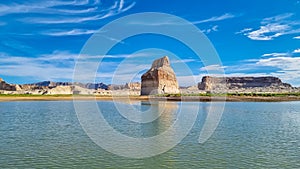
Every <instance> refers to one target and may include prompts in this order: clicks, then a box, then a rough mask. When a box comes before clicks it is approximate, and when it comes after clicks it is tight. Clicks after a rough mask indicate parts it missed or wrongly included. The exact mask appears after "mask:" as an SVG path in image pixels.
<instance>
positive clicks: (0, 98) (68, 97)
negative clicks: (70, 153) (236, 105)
mask: <svg viewBox="0 0 300 169" xmlns="http://www.w3.org/2000/svg"><path fill="white" fill-rule="evenodd" d="M72 100H82V101H84V100H97V101H98V100H99V101H101V100H102V101H112V100H120V101H126V100H132V101H149V100H164V101H191V102H211V101H212V102H220V101H226V102H282V101H300V96H94V95H82V96H81V95H75V96H73V95H0V102H12V101H72Z"/></svg>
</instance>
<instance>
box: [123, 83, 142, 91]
mask: <svg viewBox="0 0 300 169" xmlns="http://www.w3.org/2000/svg"><path fill="white" fill-rule="evenodd" d="M125 88H126V89H129V90H141V83H139V82H130V83H126V84H125Z"/></svg>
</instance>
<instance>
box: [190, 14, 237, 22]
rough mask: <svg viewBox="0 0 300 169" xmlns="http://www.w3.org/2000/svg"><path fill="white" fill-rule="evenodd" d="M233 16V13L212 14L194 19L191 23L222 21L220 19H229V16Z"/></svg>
mask: <svg viewBox="0 0 300 169" xmlns="http://www.w3.org/2000/svg"><path fill="white" fill-rule="evenodd" d="M235 17H236V16H235V15H233V14H230V13H225V14H223V15H221V16H213V17H211V18H208V19H204V20H200V21H194V22H192V23H193V24H200V23H206V22H216V21H222V20H226V19H231V18H235Z"/></svg>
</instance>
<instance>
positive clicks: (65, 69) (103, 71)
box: [0, 51, 151, 83]
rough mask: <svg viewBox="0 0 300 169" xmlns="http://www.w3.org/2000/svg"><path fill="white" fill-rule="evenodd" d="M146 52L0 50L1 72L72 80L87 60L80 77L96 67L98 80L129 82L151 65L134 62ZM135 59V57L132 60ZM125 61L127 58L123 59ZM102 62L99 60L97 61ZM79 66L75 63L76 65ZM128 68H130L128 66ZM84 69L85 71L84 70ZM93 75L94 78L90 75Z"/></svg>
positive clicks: (88, 76)
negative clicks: (28, 54)
mask: <svg viewBox="0 0 300 169" xmlns="http://www.w3.org/2000/svg"><path fill="white" fill-rule="evenodd" d="M148 55H149V54H148V53H134V54H118V55H104V56H101V55H99V56H96V55H95V56H93V55H86V54H81V55H80V58H79V54H75V53H70V52H68V51H54V52H53V53H51V54H43V55H40V56H38V57H32V58H30V57H23V56H10V55H7V54H3V53H2V54H1V53H0V63H1V65H0V70H1V72H0V75H5V76H14V77H33V78H35V79H36V80H39V81H42V80H53V81H60V80H61V79H64V80H68V81H72V80H73V79H72V78H73V72H74V66H75V65H76V64H77V62H78V61H80V63H86V64H83V65H87V66H89V67H82V68H83V69H82V70H81V71H80V73H81V74H83V75H84V77H83V78H82V79H83V80H85V79H92V78H94V76H95V72H91V70H90V68H91V67H93V66H95V65H96V66H97V65H98V64H99V63H100V66H99V72H98V73H97V75H96V77H98V78H100V80H110V79H111V78H112V77H114V78H115V80H116V81H118V82H120V83H121V82H122V83H123V82H128V81H126V80H128V79H129V78H130V77H132V76H133V75H135V74H137V75H138V77H140V74H139V71H141V70H143V69H145V68H149V67H151V65H150V64H147V65H146V64H139V63H135V62H134V61H136V60H139V58H141V57H145V56H148ZM103 58H111V59H120V58H121V59H123V58H128V59H131V61H133V63H123V64H121V63H119V62H118V61H115V62H114V61H112V60H110V61H109V62H107V61H103V60H102V61H101V59H103ZM135 58H136V59H135ZM125 60H126V59H125ZM100 61H101V62H100ZM77 66H78V64H77ZM129 67H130V69H128V68H129ZM86 72H87V73H86ZM92 76H93V77H92ZM101 78H104V79H101Z"/></svg>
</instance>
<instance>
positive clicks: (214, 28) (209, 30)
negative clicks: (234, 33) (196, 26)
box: [202, 25, 219, 34]
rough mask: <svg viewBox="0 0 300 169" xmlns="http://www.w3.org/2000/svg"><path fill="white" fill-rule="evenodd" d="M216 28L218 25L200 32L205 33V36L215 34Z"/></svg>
mask: <svg viewBox="0 0 300 169" xmlns="http://www.w3.org/2000/svg"><path fill="white" fill-rule="evenodd" d="M218 28H219V26H218V25H215V26H212V27H211V28H208V29H205V30H202V32H203V33H206V34H209V33H211V32H217V31H218Z"/></svg>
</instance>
